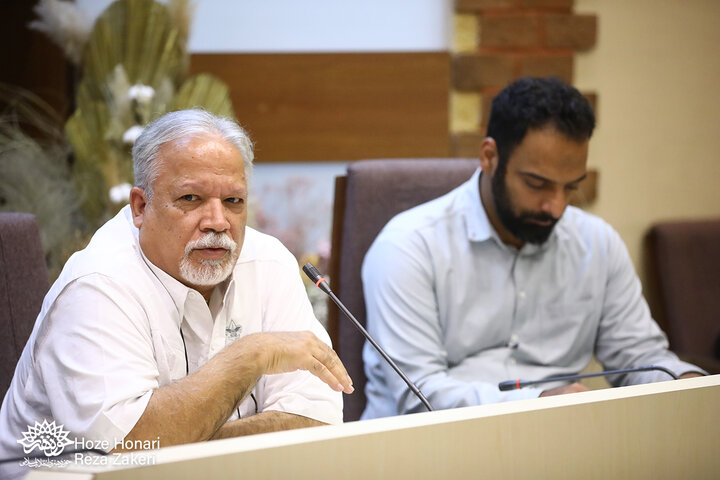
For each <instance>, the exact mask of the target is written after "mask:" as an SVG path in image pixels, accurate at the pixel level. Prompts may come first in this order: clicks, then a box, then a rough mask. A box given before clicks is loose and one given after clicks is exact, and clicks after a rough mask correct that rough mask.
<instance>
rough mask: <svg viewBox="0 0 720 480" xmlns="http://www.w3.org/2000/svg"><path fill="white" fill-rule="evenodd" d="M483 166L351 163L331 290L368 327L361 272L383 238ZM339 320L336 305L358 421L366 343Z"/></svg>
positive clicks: (337, 217)
mask: <svg viewBox="0 0 720 480" xmlns="http://www.w3.org/2000/svg"><path fill="white" fill-rule="evenodd" d="M479 165H480V162H479V160H477V159H459V158H438V159H392V160H363V161H358V162H353V163H351V164H350V165H349V166H348V171H347V176H345V177H338V178H337V179H336V182H335V206H334V212H333V235H332V252H331V257H330V272H329V273H330V286H331V288H332V289H333V291H334V292H335V294H336V295H337V296H338V297H339V298H340V300H342V301H343V303H344V304H345V305H346V306H347V307H348V309H349V310H350V312H352V313H353V315H355V317H356V318H357V319H358V320H359V321H360V322H361V323H362V324H363V325H365V300H364V298H363V287H362V280H361V278H360V268H361V266H362V261H363V258H364V257H365V253H366V252H367V250H368V248H370V244H372V242H373V240H374V239H375V237H376V236H377V234H378V233H379V232H380V230H381V229H382V228H383V227H384V226H385V224H386V223H387V222H388V220H390V219H391V218H392V217H394V216H395V215H396V214H398V213H400V212H402V211H404V210H407V209H409V208H411V207H414V206H416V205H419V204H421V203H424V202H427V201H429V200H432V199H434V198H437V197H439V196H441V195H443V194H445V193H447V192H449V191H450V190H452V189H453V188H455V187H457V186H458V185H460V184H461V183H463V182H465V181H466V180H468V179H469V178H470V177H471V176H472V174H473V172H474V171H475V169H476V168H477V167H478V166H479ZM338 315H342V314H339V312H338V309H337V307H335V305H334V304H330V308H329V312H328V316H329V318H328V330H329V332H330V336H331V338H332V340H333V345H334V348H335V350H336V351H337V352H338V355H339V356H340V359H341V360H342V361H343V363H344V364H345V367H346V368H347V370H348V373H349V374H350V376H351V377H352V379H353V382H354V386H355V393H353V394H352V395H346V396H345V397H344V400H345V408H344V417H345V421H354V420H358V419H359V418H360V415H361V414H362V411H363V409H364V408H365V382H366V378H365V371H364V368H363V360H362V348H363V344H364V338H363V337H362V335H361V334H360V332H359V331H357V329H356V328H355V326H354V325H353V324H352V323H351V322H350V320H348V319H346V318H338ZM381 346H382V345H381Z"/></svg>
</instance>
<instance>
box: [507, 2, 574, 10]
mask: <svg viewBox="0 0 720 480" xmlns="http://www.w3.org/2000/svg"><path fill="white" fill-rule="evenodd" d="M573 3H574V0H521V1H520V6H521V7H528V8H572V6H573Z"/></svg>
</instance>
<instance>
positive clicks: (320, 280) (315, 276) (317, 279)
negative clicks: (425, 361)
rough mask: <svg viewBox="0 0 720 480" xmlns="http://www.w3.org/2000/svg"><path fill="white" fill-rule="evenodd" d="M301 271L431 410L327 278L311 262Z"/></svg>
mask: <svg viewBox="0 0 720 480" xmlns="http://www.w3.org/2000/svg"><path fill="white" fill-rule="evenodd" d="M302 269H303V272H305V275H307V276H308V278H309V279H310V281H312V282H313V283H314V284H315V286H316V287H318V288H319V289H320V290H322V291H323V292H325V293H326V294H327V295H328V296H329V297H330V298H331V299H332V301H333V302H335V305H337V306H338V308H339V309H340V310H341V311H342V312H343V313H344V314H345V316H346V317H348V318H349V319H350V320H352V322H353V324H355V327H356V328H357V329H358V330H360V333H362V334H363V336H364V337H365V338H366V339H367V341H368V342H370V344H371V345H372V346H373V347H375V350H377V352H378V353H379V354H380V355H381V356H382V357H383V358H384V359H385V361H386V362H387V363H388V364H389V365H390V366H391V367H392V368H393V370H395V372H396V373H397V374H398V375H400V378H402V379H403V380H404V381H405V383H406V384H407V386H408V387H409V388H410V390H411V391H412V392H413V393H414V394H415V396H416V397H418V398H419V399H420V401H421V402H422V404H423V405H425V408H427V409H428V410H429V411H431V412H432V411H433V410H434V409H433V408H432V406H431V405H430V402H428V400H427V398H425V395H423V394H422V392H421V391H420V389H419V388H418V387H417V386H416V385H415V384H414V383H413V382H412V381H411V380H410V379H409V378H408V377H407V375H405V374H404V373H403V371H402V370H400V367H398V366H397V365H396V364H395V362H393V361H392V359H391V358H390V357H389V356H388V354H387V353H385V351H384V350H383V349H382V348H380V345H378V344H377V342H376V341H375V340H374V339H373V338H372V337H371V336H370V334H369V333H368V332H367V330H365V328H363V326H362V325H361V324H360V322H358V320H357V319H356V318H355V317H354V316H353V314H352V313H350V310H348V309H347V307H345V305H343V303H342V302H341V301H340V299H339V298H337V296H336V295H335V294H334V293H333V292H332V290H330V286H328V283H327V279H326V278H325V277H323V276H322V275H320V272H318V269H317V268H315V267H314V266H313V264H312V263H310V262H308V263H306V264H305V265H303V267H302Z"/></svg>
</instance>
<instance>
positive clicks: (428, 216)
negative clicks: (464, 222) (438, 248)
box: [379, 186, 468, 236]
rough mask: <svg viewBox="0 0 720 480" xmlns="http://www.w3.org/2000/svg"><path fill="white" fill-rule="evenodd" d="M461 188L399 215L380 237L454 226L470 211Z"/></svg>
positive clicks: (411, 233) (389, 223) (388, 224)
mask: <svg viewBox="0 0 720 480" xmlns="http://www.w3.org/2000/svg"><path fill="white" fill-rule="evenodd" d="M461 187H462V186H461ZM461 187H458V188H457V189H455V190H452V191H450V192H448V193H446V194H445V195H442V196H440V197H438V198H435V199H433V200H430V201H428V202H425V203H422V204H420V205H417V206H415V207H412V208H410V209H408V210H405V211H404V212H400V213H398V214H397V215H395V216H394V217H393V218H392V219H391V220H390V221H389V222H388V223H387V224H386V225H385V227H384V228H383V230H382V231H381V233H380V235H379V236H384V235H385V236H398V235H399V236H406V235H413V234H422V233H423V232H425V231H427V230H433V229H435V228H438V227H440V226H442V225H443V224H454V223H455V222H457V221H458V219H460V218H461V217H462V216H463V215H465V214H466V213H467V209H468V205H467V202H466V201H465V199H464V198H463V195H462V193H463V192H462V191H461V190H460V188H461Z"/></svg>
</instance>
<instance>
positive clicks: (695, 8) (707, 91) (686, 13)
mask: <svg viewBox="0 0 720 480" xmlns="http://www.w3.org/2000/svg"><path fill="white" fill-rule="evenodd" d="M575 11H576V12H577V13H595V14H597V15H598V41H597V44H596V46H595V48H594V49H592V50H590V51H588V52H585V53H581V54H577V55H576V62H575V83H576V85H577V86H578V88H580V89H581V90H587V91H593V90H594V91H596V92H597V93H598V107H597V109H598V129H597V131H596V134H595V136H594V137H593V140H592V141H591V148H590V158H589V164H590V165H591V166H592V167H596V168H598V169H599V171H600V189H599V196H598V200H597V202H596V203H595V205H593V207H592V208H591V209H590V210H591V211H592V212H593V213H596V214H598V215H600V216H601V217H603V218H605V219H606V220H607V221H608V222H610V223H611V224H612V225H613V226H614V227H615V228H616V229H617V230H618V232H619V233H620V235H621V236H622V238H623V239H624V240H625V242H626V243H627V246H628V248H629V250H630V254H631V256H632V257H633V260H634V262H635V265H636V266H637V267H639V270H642V268H641V265H640V263H641V260H642V259H641V242H642V237H643V235H644V234H645V232H646V231H647V229H648V227H649V226H650V224H651V223H652V222H655V221H658V220H663V219H676V218H697V217H709V216H718V215H720V1H718V0H576V1H575ZM641 277H642V271H641Z"/></svg>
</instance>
